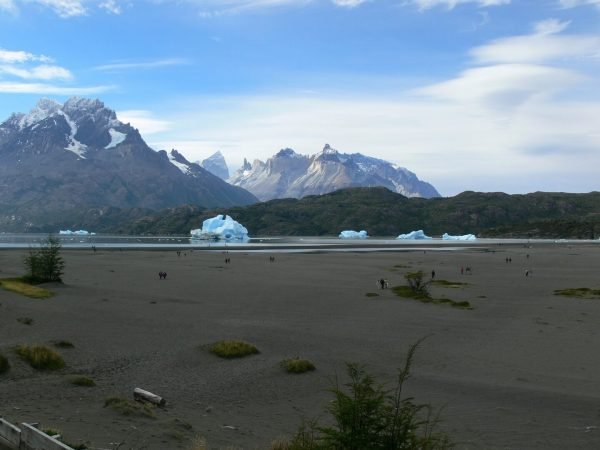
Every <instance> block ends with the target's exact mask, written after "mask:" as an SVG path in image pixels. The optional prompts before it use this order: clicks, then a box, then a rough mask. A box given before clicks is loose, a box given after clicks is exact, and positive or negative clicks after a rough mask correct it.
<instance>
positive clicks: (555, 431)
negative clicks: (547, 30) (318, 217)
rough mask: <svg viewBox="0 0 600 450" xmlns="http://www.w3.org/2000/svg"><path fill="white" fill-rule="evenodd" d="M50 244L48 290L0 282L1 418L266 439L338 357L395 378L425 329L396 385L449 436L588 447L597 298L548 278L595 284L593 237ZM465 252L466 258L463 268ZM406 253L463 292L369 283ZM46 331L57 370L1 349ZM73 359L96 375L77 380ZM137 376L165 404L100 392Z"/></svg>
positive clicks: (86, 432)
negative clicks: (568, 240)
mask: <svg viewBox="0 0 600 450" xmlns="http://www.w3.org/2000/svg"><path fill="white" fill-rule="evenodd" d="M26 252H27V251H26V250H2V251H0V277H11V276H20V275H22V274H23V264H22V260H23V257H24V255H25V254H26ZM62 255H63V256H64V258H65V261H66V268H65V275H64V285H59V284H53V285H48V286H46V287H47V288H49V289H50V290H52V291H53V292H55V294H56V295H55V296H54V297H52V298H50V299H47V300H35V299H29V298H26V297H23V296H20V295H17V294H14V293H11V292H8V291H4V290H0V353H2V354H4V355H5V356H7V357H8V359H9V361H10V364H11V366H12V367H11V369H10V371H9V372H7V373H6V374H4V375H0V415H1V416H3V417H4V418H6V419H8V420H10V421H12V422H23V421H24V422H40V423H42V425H43V426H44V427H51V428H56V429H59V430H61V431H62V433H63V435H64V436H66V437H67V438H68V440H70V441H71V442H86V443H87V445H88V447H89V448H96V449H113V448H116V447H117V446H118V444H119V443H124V444H123V445H122V446H121V447H120V448H121V449H130V448H131V449H142V448H144V449H152V450H153V449H186V448H189V445H190V442H191V441H192V440H193V439H194V438H195V437H196V436H203V437H205V438H206V440H207V441H208V448H225V447H227V446H232V448H243V449H267V448H269V445H270V443H271V442H272V441H273V440H275V439H276V438H278V437H280V436H286V435H288V436H289V435H290V434H291V433H293V432H294V431H295V430H296V429H297V428H298V425H299V424H300V421H301V420H302V418H316V417H321V418H326V415H325V413H324V409H325V407H326V406H327V404H328V402H329V401H330V399H331V394H330V393H329V392H328V389H329V388H330V387H331V383H332V377H333V376H335V374H337V375H338V376H339V377H340V379H342V380H343V379H344V375H345V363H346V362H357V363H362V364H365V365H366V366H367V368H368V371H369V372H370V373H372V374H373V375H375V376H376V377H377V378H378V379H380V380H382V381H387V382H393V380H394V376H395V374H396V368H397V367H399V366H400V365H401V364H402V362H403V361H404V356H405V355H406V351H407V349H408V347H409V345H410V344H412V343H414V342H416V341H417V340H419V339H421V338H423V337H426V336H427V339H426V340H425V341H424V342H423V343H422V344H421V347H420V349H419V351H418V353H417V355H416V359H415V362H414V366H413V370H412V377H411V378H410V380H409V381H408V383H407V385H406V387H407V393H408V394H409V395H411V396H413V397H415V400H416V401H417V402H420V403H421V402H422V403H425V402H429V403H431V404H432V406H434V407H438V408H439V407H443V412H442V419H443V424H442V428H443V429H444V430H445V431H447V432H448V434H449V435H450V436H451V438H452V439H453V440H454V442H456V444H457V447H456V448H459V449H567V448H571V449H575V448H576V449H597V448H600V383H599V382H598V380H600V356H599V353H598V349H599V348H600V335H599V333H600V329H599V328H598V324H599V323H600V300H586V299H576V298H570V297H562V296H555V295H554V294H553V292H554V290H555V289H564V288H575V287H589V288H594V289H598V288H600V276H599V273H598V269H599V267H600V264H599V263H600V246H599V245H597V244H581V245H577V244H560V245H558V244H545V245H534V246H533V247H531V248H527V247H524V246H523V245H491V246H489V247H481V248H473V249H469V250H461V251H423V250H415V251H410V252H343V253H328V252H323V253H265V252H262V253H261V252H257V253H253V252H239V253H238V252H230V253H229V254H228V255H224V254H223V253H222V252H218V251H217V252H213V251H186V252H183V251H182V253H181V256H178V255H177V253H176V252H175V251H174V250H160V251H150V250H127V251H119V250H99V251H97V252H95V253H94V252H92V251H91V250H87V249H86V250H65V249H63V251H62ZM272 255H274V256H275V262H270V261H269V256H272ZM527 255H529V257H527ZM225 256H227V257H229V258H231V263H230V264H225V262H224V260H225ZM506 258H511V260H512V262H510V263H509V262H506ZM467 266H468V267H471V268H472V274H470V275H468V274H462V275H461V267H463V268H464V267H467ZM416 270H423V271H424V272H425V273H426V274H428V276H429V274H430V273H431V271H432V270H435V273H436V279H444V280H448V281H460V282H465V283H468V284H467V285H466V286H465V287H463V288H459V289H450V288H444V287H440V286H435V287H432V288H431V292H432V294H433V295H434V296H437V297H440V296H446V297H448V298H451V299H453V300H456V301H463V300H466V301H469V302H470V303H471V305H472V306H473V309H472V310H463V309H457V308H452V307H449V306H445V305H434V304H424V303H420V302H417V301H414V300H409V299H403V298H399V297H397V296H396V295H395V294H394V293H393V292H392V290H391V289H387V290H379V289H377V287H376V280H377V279H378V278H381V277H384V278H387V279H388V280H389V283H390V285H391V286H396V285H400V284H404V283H405V282H404V277H403V276H404V274H405V273H406V272H409V271H416ZM526 270H530V271H531V272H530V276H527V277H526V276H525V271H526ZM159 271H166V272H167V274H168V275H167V279H166V280H160V279H159V277H158V272H159ZM367 293H376V294H378V295H377V296H373V297H370V296H367V295H366V294H367ZM23 317H28V318H31V319H33V323H32V324H31V325H25V324H23V323H21V322H19V321H18V320H17V319H19V318H23ZM221 339H242V340H245V341H248V342H250V343H253V344H254V345H256V346H257V347H258V349H259V350H260V354H258V355H254V356H251V357H247V358H244V359H238V360H223V359H220V358H218V357H216V356H214V355H212V354H210V353H209V352H208V351H206V349H205V348H204V347H205V346H206V345H208V344H211V343H213V342H215V341H217V340H221ZM57 340H66V341H69V342H71V343H73V345H74V348H71V349H68V348H67V349H58V351H59V352H60V353H61V354H62V355H63V357H64V359H65V361H66V364H67V366H66V368H64V369H61V370H59V371H56V372H37V371H35V370H34V369H32V368H30V367H29V366H28V365H26V364H25V363H24V362H22V361H20V360H19V359H18V357H17V356H16V355H15V354H14V351H13V348H14V347H15V346H16V345H19V344H44V345H49V346H52V342H53V341H57ZM294 356H300V357H303V358H307V359H309V360H311V361H312V362H313V363H314V364H315V365H316V367H317V370H316V371H314V372H311V373H306V374H301V375H290V374H287V373H285V372H284V371H283V370H282V369H281V368H280V366H279V363H280V361H281V360H283V359H286V358H290V357H294ZM73 374H80V375H85V376H89V377H90V378H92V379H93V380H94V381H95V382H96V384H97V385H96V386H95V387H92V388H84V387H77V386H74V385H72V384H71V383H70V382H69V377H70V376H71V375H73ZM135 387H140V388H143V389H146V390H148V391H151V392H154V393H156V394H158V395H160V396H162V397H164V398H165V399H166V401H167V405H166V408H164V409H159V410H157V411H156V418H154V419H152V418H144V417H135V416H123V415H120V414H118V413H117V412H115V411H113V410H111V409H110V408H105V407H104V401H105V399H106V398H108V397H111V396H123V397H127V398H131V397H132V391H133V389H134V388H135Z"/></svg>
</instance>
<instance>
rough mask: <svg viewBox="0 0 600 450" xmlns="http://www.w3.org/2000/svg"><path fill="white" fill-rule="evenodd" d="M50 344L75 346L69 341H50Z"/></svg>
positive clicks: (59, 346) (66, 346)
mask: <svg viewBox="0 0 600 450" xmlns="http://www.w3.org/2000/svg"><path fill="white" fill-rule="evenodd" d="M52 345H54V346H55V347H58V348H73V347H75V346H74V345H73V343H72V342H69V341H62V340H61V341H52Z"/></svg>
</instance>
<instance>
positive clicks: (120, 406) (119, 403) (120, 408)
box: [104, 397, 156, 419]
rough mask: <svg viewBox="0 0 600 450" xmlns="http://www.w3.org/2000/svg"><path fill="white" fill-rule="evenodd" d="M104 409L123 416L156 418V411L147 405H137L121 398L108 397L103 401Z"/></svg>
mask: <svg viewBox="0 0 600 450" xmlns="http://www.w3.org/2000/svg"><path fill="white" fill-rule="evenodd" d="M104 407H105V408H107V407H108V408H111V409H112V410H113V411H116V412H118V413H120V414H122V415H124V416H140V417H149V418H151V419H155V418H156V414H155V412H154V410H155V409H156V408H155V407H154V406H153V405H151V404H149V403H138V402H134V401H133V400H127V399H126V398H123V397H109V398H107V399H106V400H105V401H104Z"/></svg>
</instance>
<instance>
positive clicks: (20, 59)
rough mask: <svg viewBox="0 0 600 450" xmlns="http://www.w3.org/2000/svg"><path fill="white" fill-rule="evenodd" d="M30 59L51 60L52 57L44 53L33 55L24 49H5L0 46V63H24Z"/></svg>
mask: <svg viewBox="0 0 600 450" xmlns="http://www.w3.org/2000/svg"><path fill="white" fill-rule="evenodd" d="M30 61H39V62H51V61H52V59H51V58H48V57H47V56H44V55H34V54H33V53H29V52H24V51H20V50H18V51H14V50H5V49H2V48H0V63H8V64H15V63H25V62H30Z"/></svg>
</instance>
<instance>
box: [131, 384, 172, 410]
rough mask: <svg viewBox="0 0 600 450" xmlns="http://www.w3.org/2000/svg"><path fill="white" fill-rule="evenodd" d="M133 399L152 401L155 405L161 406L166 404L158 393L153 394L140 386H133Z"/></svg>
mask: <svg viewBox="0 0 600 450" xmlns="http://www.w3.org/2000/svg"><path fill="white" fill-rule="evenodd" d="M133 399H134V400H137V401H144V402H150V403H154V404H155V405H158V406H161V407H162V406H165V405H166V404H167V402H166V400H165V399H164V398H162V397H161V396H160V395H156V394H153V393H152V392H148V391H145V390H143V389H140V388H135V389H134V390H133Z"/></svg>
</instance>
